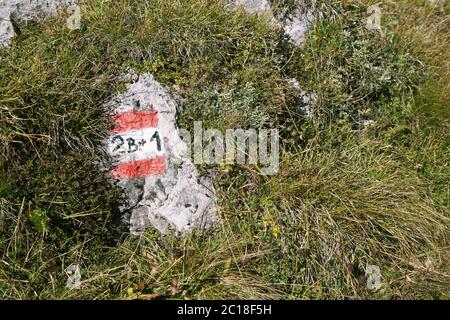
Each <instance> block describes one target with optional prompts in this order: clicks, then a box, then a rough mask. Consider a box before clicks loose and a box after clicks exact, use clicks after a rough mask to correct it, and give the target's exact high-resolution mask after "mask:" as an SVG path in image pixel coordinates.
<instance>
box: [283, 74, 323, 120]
mask: <svg viewBox="0 0 450 320" xmlns="http://www.w3.org/2000/svg"><path fill="white" fill-rule="evenodd" d="M287 81H288V83H289V85H290V86H291V88H292V89H293V90H294V91H296V92H298V95H297V101H298V105H297V106H298V109H299V111H300V112H301V113H302V114H303V115H304V116H305V117H306V118H308V119H311V118H312V117H313V116H314V109H315V108H316V106H317V103H318V101H319V97H318V96H317V94H316V93H315V92H308V91H304V90H302V89H301V88H300V84H299V83H298V81H297V79H289V80H287Z"/></svg>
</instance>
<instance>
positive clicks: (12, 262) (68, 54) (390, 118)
mask: <svg viewBox="0 0 450 320" xmlns="http://www.w3.org/2000/svg"><path fill="white" fill-rule="evenodd" d="M292 4H293V3H292V2H290V1H278V2H277V3H276V5H277V6H278V7H279V8H283V7H284V8H287V9H290V8H291V5H292ZM318 5H319V6H320V8H321V16H322V17H321V18H320V19H319V20H318V21H317V22H316V24H315V25H314V27H313V29H312V30H311V31H310V33H309V34H308V36H307V40H306V43H305V44H304V46H303V47H301V48H297V47H294V46H293V45H291V44H290V43H289V42H287V41H286V38H285V36H284V35H283V34H282V32H281V30H278V29H276V28H273V27H272V26H270V25H268V23H267V21H266V20H265V19H262V18H258V17H257V16H246V15H245V14H244V13H243V12H233V11H226V10H224V9H223V6H222V4H221V3H220V2H219V1H203V0H189V1H184V2H183V3H182V4H181V2H179V1H159V0H154V1H139V2H136V1H131V0H118V1H116V2H115V5H114V6H112V5H110V4H109V3H108V2H107V1H102V0H90V1H87V2H86V3H85V4H84V5H83V6H82V28H81V29H80V30H77V31H69V30H67V29H65V28H64V23H65V17H64V16H61V17H56V18H53V19H50V20H49V21H46V22H43V23H39V24H28V25H20V26H19V27H20V28H21V31H22V32H21V35H20V36H18V37H17V38H16V39H15V40H14V42H13V45H12V47H11V48H10V49H8V50H2V51H0V58H1V60H0V71H1V73H0V74H1V77H0V139H1V142H2V143H1V147H0V148H1V150H0V151H1V152H0V154H1V156H0V256H1V261H0V265H1V267H0V297H1V298H2V299H17V298H19V299H55V298H56V299H93V298H95V299H136V298H141V299H154V298H164V299H172V298H188V299H211V298H212V299H233V298H242V299H247V298H256V299H344V298H370V299H406V298H413V299H430V298H431V299H448V298H449V275H448V272H449V269H448V256H449V250H448V228H449V216H448V209H449V186H448V177H449V170H448V146H449V143H448V125H449V122H448V120H449V114H448V101H449V96H448V92H450V90H448V89H449V75H450V71H449V64H448V61H450V59H449V51H450V50H448V37H449V35H450V33H449V29H448V17H447V16H441V15H439V11H438V10H434V9H432V8H430V7H428V6H426V5H424V4H423V3H422V2H420V1H402V2H399V3H395V4H394V3H391V2H386V3H382V4H381V6H382V8H383V13H384V15H383V28H384V35H383V36H381V35H379V34H377V33H373V32H370V31H367V30H366V29H365V27H364V26H365V17H366V8H367V6H368V3H366V2H365V1H364V2H362V1H342V2H341V1H331V0H330V1H320V3H318ZM280 12H281V11H280ZM411 26H415V27H414V28H412V27H411ZM129 68H132V69H134V70H135V71H137V72H152V73H153V74H154V75H155V76H156V77H157V79H158V80H159V81H161V82H162V83H164V84H165V85H166V86H167V87H168V88H172V89H173V90H176V91H177V93H178V94H179V95H180V96H181V100H182V103H183V106H184V111H183V112H182V113H181V114H180V117H179V125H180V126H182V127H185V128H191V127H192V125H193V121H196V120H202V121H203V123H204V126H205V127H214V128H219V129H226V128H233V127H242V128H248V127H256V128H261V127H277V128H279V129H280V130H281V134H282V138H283V140H282V144H283V146H282V155H281V159H282V163H281V169H280V173H279V174H278V175H276V176H273V177H263V176H260V175H259V173H258V170H257V168H255V167H252V166H231V167H229V168H221V167H207V166H204V167H202V168H201V169H202V172H209V173H210V174H212V175H213V176H214V181H215V184H216V188H217V190H218V193H219V199H220V200H219V201H220V205H221V208H222V209H221V212H220V216H221V218H222V221H223V223H222V224H220V225H217V226H216V227H215V228H213V229H211V230H208V231H205V232H202V233H194V234H192V235H189V236H185V237H181V238H174V237H170V236H169V237H162V236H160V235H159V234H157V233H156V232H155V231H154V230H149V231H148V232H147V233H146V234H145V235H144V236H143V237H142V238H135V237H132V236H130V235H128V234H127V233H126V228H125V227H126V226H125V225H124V224H123V223H121V222H120V213H119V211H118V207H119V206H120V204H121V203H122V202H123V201H125V198H124V195H123V194H121V191H120V190H118V189H117V188H115V187H114V186H113V185H112V184H111V183H110V181H109V179H108V177H107V174H106V172H107V171H108V168H105V169H104V170H98V163H99V162H104V159H105V157H106V155H104V154H102V153H101V152H100V151H99V150H98V146H99V144H100V143H101V141H102V139H103V138H104V137H105V134H106V132H107V129H108V127H109V126H110V123H109V121H108V119H107V117H106V115H105V112H104V110H103V109H102V104H103V102H104V101H105V100H106V99H107V98H108V97H109V96H111V95H112V94H114V93H115V92H117V91H120V90H122V89H123V85H124V83H123V81H121V80H120V75H121V74H123V72H125V71H126V70H128V69H129ZM290 78H296V79H297V80H298V81H299V83H300V86H301V88H302V89H304V90H311V91H314V92H315V93H316V94H317V95H318V98H319V99H318V101H319V102H318V104H317V105H316V106H315V108H314V117H313V118H312V119H308V118H305V117H304V115H302V113H301V111H300V110H299V109H298V106H297V105H298V101H297V99H296V95H295V92H294V91H293V90H292V88H291V87H290V85H289V83H288V81H286V79H290ZM368 120H372V121H373V125H372V126H369V127H366V126H365V125H364V123H365V121H368ZM73 263H75V264H79V265H80V269H81V274H82V280H83V281H82V288H81V289H80V290H68V289H67V288H65V281H66V279H67V275H66V274H65V272H64V269H65V268H66V267H67V266H68V265H70V264H73ZM368 264H372V265H377V266H379V267H380V268H381V271H382V282H383V285H382V288H381V289H380V290H378V291H370V290H368V289H367V288H366V276H365V268H366V266H367V265H368Z"/></svg>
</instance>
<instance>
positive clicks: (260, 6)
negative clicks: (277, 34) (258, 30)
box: [227, 0, 315, 46]
mask: <svg viewBox="0 0 450 320" xmlns="http://www.w3.org/2000/svg"><path fill="white" fill-rule="evenodd" d="M227 3H228V4H229V5H230V6H232V7H242V8H243V9H244V10H245V11H247V12H248V13H249V14H266V15H269V16H271V17H272V18H271V19H272V21H273V22H275V24H277V25H281V26H282V27H283V29H284V32H285V33H286V34H287V35H288V36H289V37H290V39H291V41H292V42H293V43H295V44H296V45H298V46H301V45H302V43H303V42H304V38H305V34H306V32H307V31H308V30H309V28H310V26H311V24H312V23H313V22H314V19H315V16H314V12H315V8H314V7H313V6H308V5H306V4H305V2H304V1H302V0H299V1H298V3H297V7H296V9H295V10H294V11H293V12H292V13H290V14H288V15H286V16H285V17H283V18H282V19H281V18H280V19H279V18H277V17H274V16H273V11H272V8H271V6H270V3H269V1H268V0H228V1H227Z"/></svg>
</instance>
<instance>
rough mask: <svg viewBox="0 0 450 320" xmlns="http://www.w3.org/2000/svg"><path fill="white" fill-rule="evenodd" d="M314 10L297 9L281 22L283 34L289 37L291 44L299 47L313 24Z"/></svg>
mask: <svg viewBox="0 0 450 320" xmlns="http://www.w3.org/2000/svg"><path fill="white" fill-rule="evenodd" d="M314 19H315V17H314V10H313V9H309V8H304V7H299V8H297V9H296V10H295V11H294V13H292V14H290V15H288V16H287V18H286V19H285V21H284V22H283V28H284V32H286V34H287V35H288V36H289V37H290V39H291V40H292V42H293V43H295V44H296V45H297V46H301V45H302V44H303V42H304V40H305V34H306V33H307V32H308V30H309V28H310V27H311V25H312V23H313V22H314Z"/></svg>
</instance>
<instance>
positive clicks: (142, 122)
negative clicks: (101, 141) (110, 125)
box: [112, 110, 158, 133]
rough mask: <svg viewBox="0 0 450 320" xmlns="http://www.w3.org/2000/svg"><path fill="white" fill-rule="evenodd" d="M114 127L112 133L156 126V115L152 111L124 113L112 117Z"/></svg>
mask: <svg viewBox="0 0 450 320" xmlns="http://www.w3.org/2000/svg"><path fill="white" fill-rule="evenodd" d="M113 120H114V122H115V127H114V129H113V130H112V133H120V132H124V131H128V130H138V129H143V128H155V127H157V126H158V113H157V112H154V111H134V110H132V111H126V112H122V113H121V114H118V115H116V116H114V117H113Z"/></svg>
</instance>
